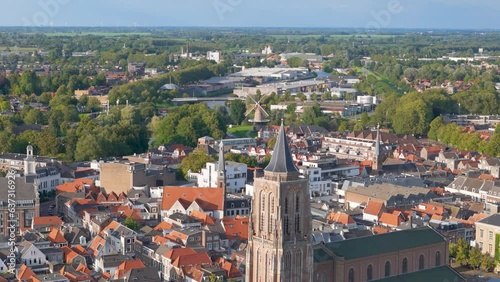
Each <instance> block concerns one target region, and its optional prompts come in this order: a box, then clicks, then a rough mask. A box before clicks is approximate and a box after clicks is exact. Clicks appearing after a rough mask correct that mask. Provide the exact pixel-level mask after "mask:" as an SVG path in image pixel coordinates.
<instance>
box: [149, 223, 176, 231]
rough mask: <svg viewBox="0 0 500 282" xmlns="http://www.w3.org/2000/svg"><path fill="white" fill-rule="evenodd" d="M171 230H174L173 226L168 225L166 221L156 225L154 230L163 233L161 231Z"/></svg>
mask: <svg viewBox="0 0 500 282" xmlns="http://www.w3.org/2000/svg"><path fill="white" fill-rule="evenodd" d="M172 228H174V226H173V225H172V224H170V223H168V222H166V221H162V222H160V223H159V224H158V225H156V226H155V228H154V230H156V231H159V230H161V231H163V230H170V229H172Z"/></svg>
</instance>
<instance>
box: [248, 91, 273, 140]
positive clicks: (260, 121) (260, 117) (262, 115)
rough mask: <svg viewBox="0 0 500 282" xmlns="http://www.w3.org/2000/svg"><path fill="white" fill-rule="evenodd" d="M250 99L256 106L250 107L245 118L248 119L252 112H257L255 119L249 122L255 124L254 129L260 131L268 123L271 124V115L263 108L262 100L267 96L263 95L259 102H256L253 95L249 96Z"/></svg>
mask: <svg viewBox="0 0 500 282" xmlns="http://www.w3.org/2000/svg"><path fill="white" fill-rule="evenodd" d="M248 97H250V99H252V101H253V102H255V104H253V105H250V106H249V107H248V110H247V111H246V113H245V116H246V117H247V116H249V115H250V114H251V113H252V112H255V113H254V116H253V119H249V120H248V121H249V122H251V123H253V129H254V130H255V131H259V130H260V129H261V128H263V127H264V126H266V123H268V122H269V119H268V118H267V117H269V114H268V113H267V112H266V110H264V108H263V107H262V99H263V98H264V97H265V95H263V96H262V97H261V98H260V100H259V101H256V100H255V99H254V98H253V97H252V96H251V95H248Z"/></svg>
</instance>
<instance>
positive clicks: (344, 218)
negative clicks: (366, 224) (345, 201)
mask: <svg viewBox="0 0 500 282" xmlns="http://www.w3.org/2000/svg"><path fill="white" fill-rule="evenodd" d="M326 219H327V220H328V221H331V222H338V223H342V224H343V225H344V226H345V225H348V224H352V223H355V221H354V219H352V217H351V216H350V215H348V214H346V213H343V212H331V213H330V214H328V215H327V216H326Z"/></svg>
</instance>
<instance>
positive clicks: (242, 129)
mask: <svg viewBox="0 0 500 282" xmlns="http://www.w3.org/2000/svg"><path fill="white" fill-rule="evenodd" d="M252 129H253V126H252V125H240V126H233V128H229V129H228V130H227V132H228V133H231V134H234V135H236V136H238V137H240V138H245V137H247V132H249V131H252ZM253 135H255V132H251V133H250V136H253Z"/></svg>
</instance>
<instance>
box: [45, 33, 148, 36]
mask: <svg viewBox="0 0 500 282" xmlns="http://www.w3.org/2000/svg"><path fill="white" fill-rule="evenodd" d="M44 35H45V36H84V35H94V36H103V37H115V36H132V35H138V36H150V35H151V33H149V32H48V33H44Z"/></svg>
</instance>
